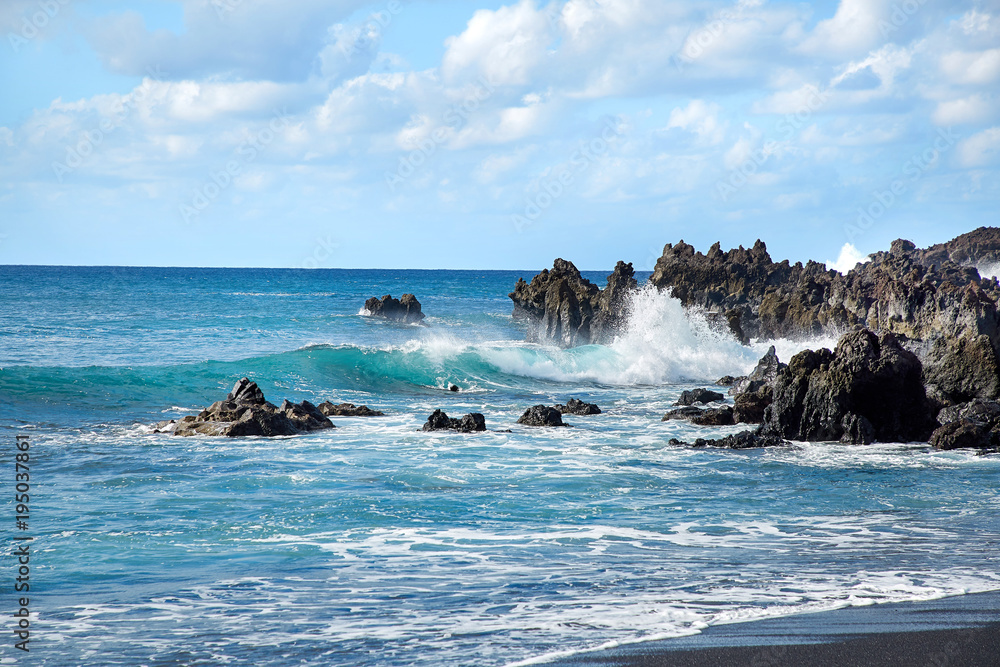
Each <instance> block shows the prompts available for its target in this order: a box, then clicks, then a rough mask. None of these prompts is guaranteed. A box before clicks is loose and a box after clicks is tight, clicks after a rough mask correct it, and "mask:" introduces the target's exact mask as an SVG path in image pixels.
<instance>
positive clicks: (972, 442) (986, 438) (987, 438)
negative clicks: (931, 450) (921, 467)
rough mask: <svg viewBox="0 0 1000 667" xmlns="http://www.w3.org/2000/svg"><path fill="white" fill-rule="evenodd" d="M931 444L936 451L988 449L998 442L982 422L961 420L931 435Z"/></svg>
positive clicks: (948, 424)
mask: <svg viewBox="0 0 1000 667" xmlns="http://www.w3.org/2000/svg"><path fill="white" fill-rule="evenodd" d="M931 444H932V445H934V447H935V448H936V449H963V448H973V449H986V448H988V447H991V446H994V445H995V444H996V442H995V441H994V439H993V438H992V437H991V432H990V430H989V429H988V428H987V427H986V426H984V425H983V424H982V423H980V422H975V421H973V420H971V419H959V420H958V421H953V422H948V423H947V424H945V425H944V426H941V427H940V428H938V429H937V430H935V431H934V433H932V434H931Z"/></svg>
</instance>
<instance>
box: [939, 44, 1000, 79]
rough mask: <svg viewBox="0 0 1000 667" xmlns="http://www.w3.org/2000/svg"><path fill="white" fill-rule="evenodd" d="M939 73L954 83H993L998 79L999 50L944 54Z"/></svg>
mask: <svg viewBox="0 0 1000 667" xmlns="http://www.w3.org/2000/svg"><path fill="white" fill-rule="evenodd" d="M941 71H942V72H944V74H945V75H946V76H948V77H950V78H951V79H952V81H954V82H955V83H965V84H979V85H984V84H989V83H993V82H994V81H996V80H997V79H1000V48H997V49H988V50H986V51H972V52H969V51H952V52H951V53H946V54H944V55H943V56H942V57H941Z"/></svg>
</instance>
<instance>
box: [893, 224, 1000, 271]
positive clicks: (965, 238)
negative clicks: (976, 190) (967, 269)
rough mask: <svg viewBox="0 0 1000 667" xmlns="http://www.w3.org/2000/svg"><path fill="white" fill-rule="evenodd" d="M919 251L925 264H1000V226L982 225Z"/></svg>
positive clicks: (922, 262)
mask: <svg viewBox="0 0 1000 667" xmlns="http://www.w3.org/2000/svg"><path fill="white" fill-rule="evenodd" d="M897 243H899V241H897ZM904 243H907V242H904ZM910 245H911V246H912V245H913V244H912V243H911V244H910ZM912 250H916V247H915V246H914V247H913V248H911V251H912ZM918 253H919V255H918V258H917V260H918V261H919V263H920V264H923V265H924V266H930V267H935V266H941V265H943V264H945V263H947V262H951V263H953V264H958V265H960V266H975V267H982V266H991V265H992V266H995V265H997V264H1000V228H997V227H980V228H979V229H976V230H973V231H971V232H969V233H967V234H962V235H961V236H957V237H955V238H953V239H952V240H951V241H948V242H946V243H939V244H937V245H932V246H930V247H929V248H927V249H926V250H920V251H918Z"/></svg>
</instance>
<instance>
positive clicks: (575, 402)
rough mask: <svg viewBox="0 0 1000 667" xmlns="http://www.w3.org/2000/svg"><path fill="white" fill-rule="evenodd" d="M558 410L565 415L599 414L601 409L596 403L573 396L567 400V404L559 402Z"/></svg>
mask: <svg viewBox="0 0 1000 667" xmlns="http://www.w3.org/2000/svg"><path fill="white" fill-rule="evenodd" d="M556 410H558V411H559V412H561V413H562V414H564V415H599V414H601V409H600V408H599V407H597V404H596V403H585V402H583V401H581V400H580V399H578V398H571V399H569V400H568V401H566V405H562V404H559V405H557V406H556Z"/></svg>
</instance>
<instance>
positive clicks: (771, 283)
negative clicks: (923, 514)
mask: <svg viewBox="0 0 1000 667" xmlns="http://www.w3.org/2000/svg"><path fill="white" fill-rule="evenodd" d="M998 262H1000V229H998V228H980V229H978V230H975V231H973V232H970V233H968V234H964V235H962V236H959V237H957V238H956V239H953V240H952V241H950V242H948V243H943V244H938V245H935V246H931V247H929V248H926V249H920V248H917V247H916V246H915V245H914V244H913V243H911V242H909V241H906V240H903V239H899V240H897V241H894V242H893V243H892V245H891V247H890V249H889V250H888V251H884V252H878V253H875V254H874V255H872V256H871V257H870V260H869V261H867V262H865V263H863V264H858V265H857V266H855V267H854V268H853V269H852V270H850V271H849V272H847V273H846V274H842V273H839V272H837V271H833V270H828V269H827V268H826V266H825V265H823V264H818V263H816V262H808V263H807V264H805V265H803V264H801V263H796V264H790V263H789V262H788V261H787V260H786V261H782V262H774V261H772V259H771V257H770V255H769V254H768V252H767V248H766V246H765V245H764V243H763V242H762V241H757V243H755V244H754V246H753V247H752V248H750V249H744V248H743V247H739V248H736V249H732V250H729V251H726V252H723V251H722V249H721V247H720V245H719V244H718V243H716V244H715V245H713V246H712V247H711V248H710V249H709V251H708V253H706V254H702V253H700V252H697V251H695V249H694V248H693V247H692V246H690V245H688V244H686V243H684V242H683V241H681V242H679V243H677V244H676V245H673V244H667V245H666V246H665V247H664V251H663V255H662V256H661V257H660V259H659V260H658V261H657V263H656V267H655V270H654V271H653V273H652V276H651V277H650V279H649V282H650V284H651V285H652V286H654V287H655V288H656V289H659V290H662V291H668V292H669V293H670V294H671V295H672V296H673V297H675V298H677V299H678V300H680V302H681V303H682V305H684V306H685V307H687V308H694V309H700V310H701V311H702V312H704V313H708V314H709V315H712V316H714V318H715V321H716V322H717V323H718V324H719V326H721V327H723V328H724V329H725V330H726V331H728V332H729V333H730V334H731V335H732V336H733V337H734V338H736V339H737V340H738V341H740V342H741V343H743V344H746V343H747V342H749V340H750V339H751V338H753V339H757V340H758V341H760V340H768V339H774V338H778V337H786V338H796V337H800V338H804V337H809V336H815V335H817V334H826V335H829V334H837V335H838V337H839V340H838V343H837V345H836V346H835V349H833V350H829V349H818V350H810V349H807V350H804V351H802V352H800V353H798V354H796V355H795V356H793V357H792V358H791V359H789V360H787V363H784V362H783V361H782V360H780V359H779V358H778V356H777V353H776V351H775V348H774V347H773V346H772V347H771V348H770V350H768V352H767V354H765V355H764V357H763V358H761V359H760V361H759V363H758V364H757V366H756V368H755V369H754V370H753V371H752V372H751V373H750V374H749V375H747V376H745V377H732V376H726V377H724V378H721V379H719V380H718V381H717V382H716V386H719V387H729V390H728V394H729V396H728V397H727V396H726V395H725V394H723V393H721V392H719V391H716V390H713V389H708V388H698V389H694V390H686V391H684V392H682V393H681V395H680V396H679V398H678V400H677V402H676V403H675V407H674V409H671V410H670V411H668V412H667V413H666V414H665V415H663V416H662V421H664V422H669V421H672V420H677V419H682V420H687V421H690V422H691V423H692V424H695V425H699V426H712V427H719V426H730V425H735V424H746V425H748V427H751V428H750V430H746V431H744V432H742V433H737V434H734V435H728V436H725V437H723V438H716V439H705V438H697V439H695V442H693V443H685V442H681V441H679V440H675V439H672V440H670V444H672V445H678V446H691V447H722V448H730V449H747V448H756V447H772V446H780V445H786V444H788V442H789V441H820V442H840V443H845V444H860V445H867V444H871V443H873V442H926V443H930V444H931V445H932V446H934V447H936V448H938V449H955V448H976V449H980V450H984V451H994V450H998V449H1000V402H998V400H997V399H998V398H1000V315H998V311H997V300H998V299H1000V283H998V281H997V279H996V278H994V277H984V276H982V275H981V274H980V272H979V269H978V268H977V267H981V266H986V265H995V264H997V263H998ZM638 289H639V285H638V283H637V281H636V279H635V271H634V270H633V268H632V265H631V264H627V263H625V262H622V261H620V262H618V264H617V265H616V266H615V269H614V271H613V272H612V273H611V274H610V275H609V276H608V279H607V285H606V286H605V287H604V288H603V289H602V288H599V287H598V286H597V285H595V284H593V283H592V282H590V281H589V280H587V279H586V278H584V277H583V276H582V275H581V274H580V272H579V271H578V270H577V268H576V267H575V266H574V265H573V264H572V262H569V261H566V260H563V259H557V260H555V262H554V264H553V267H552V269H551V270H548V269H546V270H543V271H541V272H540V273H539V274H538V275H536V276H535V277H534V278H533V279H532V281H531V282H530V283H528V282H525V281H524V280H519V281H518V283H517V285H516V286H515V289H514V291H513V292H511V293H510V295H509V296H510V298H511V300H512V301H513V302H514V310H513V317H514V318H517V319H521V320H524V321H526V322H527V334H526V335H527V339H528V340H529V341H533V342H542V343H549V344H557V345H560V346H562V347H574V346H579V345H588V344H594V343H608V342H610V341H612V340H613V339H614V337H615V335H617V334H618V333H619V332H620V331H621V329H622V326H623V325H624V324H625V323H626V322H627V320H628V318H629V314H630V313H629V310H630V307H631V302H632V299H631V295H632V294H633V293H634V292H636V290H638ZM365 313H366V314H368V315H371V316H375V317H382V318H385V319H389V320H394V321H399V322H404V323H410V324H414V323H419V322H420V321H421V320H422V319H423V313H422V312H421V310H420V303H419V302H418V301H417V300H416V298H415V297H414V296H413V295H412V294H404V295H403V297H402V298H401V299H400V300H396V299H393V298H392V297H391V296H389V295H386V296H384V297H382V298H381V299H376V298H372V299H369V300H368V302H366V304H365ZM449 389H450V390H451V391H452V392H455V391H458V387H457V386H455V385H452V386H450V387H449ZM383 414H384V413H382V412H380V411H378V410H372V409H371V408H369V407H368V406H364V405H362V406H355V405H353V404H350V403H341V404H334V403H332V402H324V403H321V404H320V405H319V406H315V405H313V404H312V403H310V402H308V401H302V402H301V403H291V402H289V401H287V400H286V401H283V402H282V404H281V405H280V406H276V405H274V404H273V403H270V402H269V401H267V400H266V399H265V398H264V395H263V392H262V391H261V390H260V388H259V387H258V386H257V384H256V383H254V382H251V381H250V380H249V379H247V378H243V379H241V380H240V381H239V382H237V383H236V385H235V386H234V387H233V390H232V391H231V392H230V393H229V394H228V395H227V397H226V398H225V399H224V400H222V401H217V402H216V403H214V404H212V405H211V406H210V407H208V408H206V409H205V410H202V411H201V412H200V413H199V414H197V415H189V416H187V417H184V418H182V419H180V420H172V421H169V422H163V423H160V424H157V425H156V426H155V430H156V432H161V433H171V434H174V435H181V436H190V435H210V436H228V437H241V436H265V437H271V436H283V435H296V434H300V433H307V432H311V431H317V430H323V429H332V428H335V426H334V424H333V423H332V422H331V421H330V419H329V417H330V416H337V417H341V416H345V417H378V416H383ZM600 414H602V410H601V409H600V408H599V407H598V406H597V405H595V404H592V403H587V402H585V401H582V400H579V399H576V398H571V399H569V400H568V401H567V402H566V404H557V405H555V406H546V405H534V406H531V407H529V408H528V409H526V410H525V411H524V413H523V414H522V415H521V416H520V418H518V419H517V423H518V424H520V425H523V426H530V427H565V426H570V425H569V424H566V423H565V422H564V421H563V419H562V418H563V415H576V416H589V415H600ZM422 430H423V431H457V432H461V433H476V432H482V431H485V430H486V422H485V418H484V417H483V415H482V414H480V413H470V414H466V415H464V416H463V417H462V418H461V419H456V418H451V417H448V415H447V414H446V413H445V412H444V411H443V410H436V411H435V412H434V413H433V414H432V415H431V416H430V417H429V418H428V419H427V422H426V423H425V424H424V426H423V429H422Z"/></svg>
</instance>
